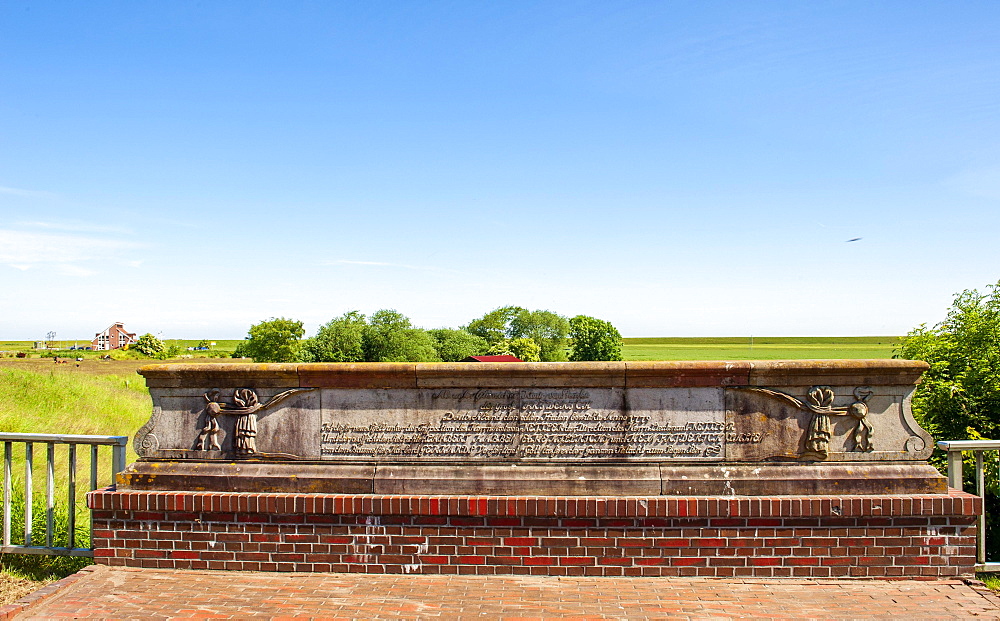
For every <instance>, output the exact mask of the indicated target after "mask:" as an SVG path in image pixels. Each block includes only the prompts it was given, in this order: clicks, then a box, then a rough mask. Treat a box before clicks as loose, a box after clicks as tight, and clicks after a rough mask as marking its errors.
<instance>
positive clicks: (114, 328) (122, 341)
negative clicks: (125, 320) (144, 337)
mask: <svg viewBox="0 0 1000 621" xmlns="http://www.w3.org/2000/svg"><path fill="white" fill-rule="evenodd" d="M133 343H135V332H126V331H125V325H124V324H122V322H120V321H118V322H115V323H113V324H111V325H110V326H108V328H107V329H106V330H105V331H104V332H98V333H97V334H96V335H94V340H93V341H91V342H90V348H91V349H93V350H95V351H104V350H107V349H122V348H123V347H127V346H129V345H132V344H133Z"/></svg>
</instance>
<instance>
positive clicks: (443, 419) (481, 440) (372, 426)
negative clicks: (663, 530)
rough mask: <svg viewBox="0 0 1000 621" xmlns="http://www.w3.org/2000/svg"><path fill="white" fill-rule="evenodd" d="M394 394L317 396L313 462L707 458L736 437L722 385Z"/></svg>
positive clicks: (716, 455)
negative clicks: (389, 403)
mask: <svg viewBox="0 0 1000 621" xmlns="http://www.w3.org/2000/svg"><path fill="white" fill-rule="evenodd" d="M393 392H394V394H395V398H394V401H395V403H394V405H395V407H393V408H387V409H379V403H378V402H379V401H381V395H379V394H377V393H378V391H345V390H338V391H324V393H323V396H322V409H323V424H322V430H321V438H320V454H321V456H322V457H323V458H325V459H351V460H357V459H407V458H414V459H416V458H419V459H421V460H424V459H428V458H431V459H434V458H438V459H442V460H446V459H458V460H469V459H473V460H520V459H528V460H545V461H549V460H579V459H589V460H593V459H608V460H622V459H626V460H631V459H649V460H664V459H702V460H704V459H709V460H716V459H721V458H723V456H724V455H723V452H724V450H723V447H724V444H725V441H726V436H727V433H728V434H729V435H733V434H734V433H735V429H731V428H730V429H727V426H726V425H727V423H726V422H725V414H724V409H723V404H722V394H721V389H711V388H705V389H700V388H691V389H688V388H685V389H675V390H673V391H671V392H670V394H665V391H663V390H656V391H649V393H648V394H647V391H645V390H644V389H634V390H632V391H629V392H628V393H627V394H626V392H625V391H624V390H622V389H613V388H586V389H578V388H559V389H552V388H539V389H531V388H513V389H460V388H459V389H439V390H426V391H405V392H408V393H409V394H408V395H406V396H407V397H408V399H406V400H403V399H400V397H402V396H403V395H402V394H401V392H404V391H393ZM352 393H358V394H352ZM360 393H364V394H360ZM654 393H655V394H654ZM401 401H403V403H404V404H403V407H400V406H401ZM406 401H409V403H406ZM731 426H732V425H731V424H730V427H731Z"/></svg>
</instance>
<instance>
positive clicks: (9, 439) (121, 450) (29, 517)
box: [0, 433, 128, 556]
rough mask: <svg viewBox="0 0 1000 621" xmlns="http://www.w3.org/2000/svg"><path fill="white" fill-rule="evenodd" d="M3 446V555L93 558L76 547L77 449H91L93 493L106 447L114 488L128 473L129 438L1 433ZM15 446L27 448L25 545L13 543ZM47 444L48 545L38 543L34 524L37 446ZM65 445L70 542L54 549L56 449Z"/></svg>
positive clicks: (25, 463) (46, 542)
mask: <svg viewBox="0 0 1000 621" xmlns="http://www.w3.org/2000/svg"><path fill="white" fill-rule="evenodd" d="M0 442H3V448H4V451H3V546H2V547H0V553H4V554H9V553H15V554H49V555H61V556H93V555H94V552H93V550H92V549H91V548H78V547H76V502H77V498H76V497H77V483H76V471H77V447H78V446H80V445H84V446H90V488H89V489H90V490H95V489H97V485H98V465H99V463H100V461H99V457H100V455H99V449H100V447H101V446H102V445H106V446H110V447H111V483H110V484H111V485H114V479H115V474H116V473H118V472H121V471H122V470H124V469H125V447H126V446H127V444H128V438H127V437H125V436H79V435H62V434H49V433H0ZM14 443H23V444H24V544H23V545H20V544H12V543H11V532H12V531H11V514H12V511H11V509H12V502H13V490H12V487H11V483H12V480H11V479H12V476H11V473H12V469H13V455H14V450H13V449H14ZM36 443H37V444H44V445H45V447H46V451H45V524H46V528H45V544H44V545H41V542H39V543H37V544H36V543H35V537H34V532H32V531H33V524H32V523H33V521H34V513H33V510H34V507H33V502H34V457H35V444H36ZM57 444H60V445H61V444H65V445H67V446H68V448H67V470H68V478H67V481H66V487H67V490H66V494H67V495H66V497H67V500H68V503H67V520H68V533H67V536H68V542H67V545H66V546H65V547H63V546H56V545H54V543H55V542H54V541H53V534H54V531H55V507H56V502H55V495H56V490H55V488H56V477H55V463H56V445H57ZM90 535H91V540H93V519H91V524H90Z"/></svg>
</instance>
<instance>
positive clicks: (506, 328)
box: [466, 306, 569, 362]
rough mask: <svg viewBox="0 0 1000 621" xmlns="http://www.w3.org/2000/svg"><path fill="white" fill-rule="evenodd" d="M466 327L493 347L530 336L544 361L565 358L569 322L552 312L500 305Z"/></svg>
mask: <svg viewBox="0 0 1000 621" xmlns="http://www.w3.org/2000/svg"><path fill="white" fill-rule="evenodd" d="M466 329H467V330H468V331H469V332H471V333H472V334H475V335H476V336H481V337H483V338H484V339H486V341H487V342H488V343H489V344H490V345H491V346H493V345H497V344H498V343H501V342H502V341H504V340H507V341H512V340H514V339H522V338H527V339H531V340H532V341H534V342H535V344H536V345H538V349H539V351H540V354H539V355H540V357H541V360H544V361H546V362H549V361H558V360H565V359H566V345H567V340H566V337H567V335H568V334H569V321H568V320H567V319H566V318H565V317H563V316H562V315H558V314H556V313H553V312H551V311H543V310H535V311H529V310H528V309H526V308H522V307H520V306H501V307H500V308H498V309H496V310H492V311H490V312H488V313H486V314H485V315H483V316H482V317H480V318H479V319H476V320H473V321H471V322H470V323H469V325H468V326H467V327H466Z"/></svg>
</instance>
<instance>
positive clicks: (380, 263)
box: [321, 259, 463, 274]
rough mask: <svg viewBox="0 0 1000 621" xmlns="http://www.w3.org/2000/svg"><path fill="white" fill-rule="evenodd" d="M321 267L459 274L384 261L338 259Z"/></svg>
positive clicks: (326, 262) (324, 262) (442, 269)
mask: <svg viewBox="0 0 1000 621" xmlns="http://www.w3.org/2000/svg"><path fill="white" fill-rule="evenodd" d="M321 265H361V266H367V267H390V268H397V269H404V270H417V271H421V272H446V273H449V274H461V273H463V272H460V271H459V270H453V269H448V268H444V267H432V266H422V265H407V264H406V263H387V262H384V261H349V260H347V259H338V260H336V261H323V262H322V263H321Z"/></svg>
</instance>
